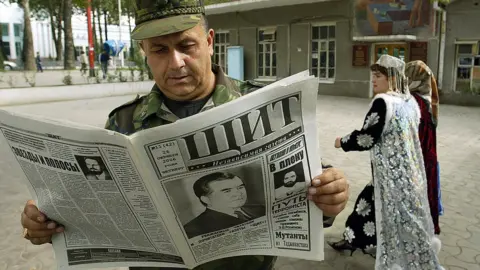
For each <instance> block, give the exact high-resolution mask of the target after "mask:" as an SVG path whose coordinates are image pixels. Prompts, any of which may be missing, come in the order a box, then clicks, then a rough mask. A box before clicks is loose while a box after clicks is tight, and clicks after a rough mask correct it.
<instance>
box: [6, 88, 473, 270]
mask: <svg viewBox="0 0 480 270" xmlns="http://www.w3.org/2000/svg"><path fill="white" fill-rule="evenodd" d="M131 98H133V96H123V97H113V98H104V99H96V100H80V101H70V102H61V103H48V104H35V105H25V106H17V107H8V109H9V110H12V111H17V112H27V113H35V114H41V115H45V116H50V117H56V118H63V119H67V120H71V121H77V122H82V123H87V124H91V125H96V126H103V124H104V122H105V120H106V115H107V114H108V112H109V111H110V110H111V109H113V108H114V107H115V106H117V105H119V104H122V103H124V102H126V101H128V100H129V99H131ZM368 102H369V101H368V100H364V99H354V98H341V97H326V96H320V97H319V98H318V109H317V115H318V123H317V124H318V125H317V126H318V130H319V141H320V146H321V151H322V156H323V159H324V161H326V162H328V163H331V164H332V165H334V166H336V167H338V168H341V169H343V170H344V171H345V173H346V175H347V177H348V179H349V180H350V183H351V197H350V202H349V204H348V206H347V209H346V210H345V211H344V212H343V213H342V214H341V215H340V216H339V217H338V218H337V220H336V221H335V224H334V226H333V228H330V229H327V230H326V238H327V239H332V240H337V239H339V238H340V236H341V233H342V232H343V229H344V222H345V220H346V218H347V216H348V215H349V214H350V212H351V211H352V208H353V204H354V201H355V199H356V196H357V195H358V193H359V192H360V191H361V189H362V188H363V187H364V186H365V185H366V184H367V183H368V181H370V178H371V175H370V166H369V162H370V161H369V155H368V153H366V152H365V153H344V152H342V151H339V150H337V149H334V147H333V144H334V139H335V138H336V137H337V136H343V135H345V134H347V133H348V132H350V131H352V130H353V129H355V128H359V127H361V124H362V120H363V117H364V114H365V113H366V111H367V109H368ZM1 147H4V146H1V145H0V150H1ZM438 151H439V161H440V164H441V181H442V196H443V203H444V207H445V215H444V216H443V217H441V218H440V221H441V229H442V234H441V236H440V237H441V240H442V242H443V247H442V251H441V254H440V259H441V262H442V264H443V265H444V267H445V269H448V270H459V269H468V270H480V196H479V194H480V180H479V178H480V173H479V171H480V108H466V107H456V106H446V105H443V106H441V107H440V124H439V128H438ZM12 168H13V167H12V165H11V164H9V163H8V162H5V160H3V159H0V191H1V193H2V194H3V196H8V198H7V199H8V200H9V201H10V202H11V203H10V205H8V206H3V205H2V207H1V208H0V216H2V218H1V219H0V226H1V228H3V230H0V238H1V239H2V241H9V243H10V245H9V248H8V250H5V251H2V253H1V254H0V269H2V270H3V269H32V268H34V269H52V268H45V266H46V265H50V264H51V263H52V260H53V253H52V252H51V249H50V247H49V246H42V247H34V246H32V245H30V244H28V243H27V242H26V241H25V240H23V239H22V238H21V237H20V234H21V228H20V225H19V218H20V213H21V211H22V209H23V205H24V203H25V201H26V200H27V199H28V198H29V194H28V192H27V191H26V190H25V189H22V188H17V187H14V186H12V185H11V184H10V183H11V182H12V181H19V180H20V179H19V178H20V175H19V174H14V175H12V176H11V177H9V178H6V177H5V174H6V173H7V172H9V173H10V172H11V171H12ZM319 226H320V224H319ZM29 251H35V252H34V253H31V252H30V253H29ZM325 252H326V254H325V257H326V258H325V261H323V262H307V261H302V260H294V259H286V258H281V259H279V261H278V262H277V264H276V269H277V270H293V269H301V270H303V269H319V270H320V269H355V270H363V269H373V265H374V260H373V259H372V258H371V257H370V256H367V255H363V254H361V252H359V251H357V252H356V253H355V254H354V255H353V256H352V257H349V256H348V255H347V254H340V253H337V252H335V251H333V250H332V249H331V248H330V247H328V246H326V251H325ZM32 254H34V255H32ZM19 260H20V261H21V262H22V265H24V266H28V267H27V268H18V267H17V266H15V265H18V262H19ZM2 262H5V263H4V264H2Z"/></svg>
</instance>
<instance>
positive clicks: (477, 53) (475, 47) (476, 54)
mask: <svg viewBox="0 0 480 270" xmlns="http://www.w3.org/2000/svg"><path fill="white" fill-rule="evenodd" d="M461 45H470V46H471V52H470V53H460V46H461ZM479 47H480V40H478V41H457V42H455V70H454V78H455V91H459V90H458V89H457V86H458V83H468V84H469V86H470V88H472V87H473V81H474V79H473V78H472V75H473V73H474V68H475V67H477V66H476V65H475V60H476V59H478V58H480V48H479ZM461 59H469V60H470V64H462V63H461V61H460V60H461ZM460 69H467V70H469V71H470V72H469V74H470V75H469V78H466V79H464V78H460V77H459V70H460Z"/></svg>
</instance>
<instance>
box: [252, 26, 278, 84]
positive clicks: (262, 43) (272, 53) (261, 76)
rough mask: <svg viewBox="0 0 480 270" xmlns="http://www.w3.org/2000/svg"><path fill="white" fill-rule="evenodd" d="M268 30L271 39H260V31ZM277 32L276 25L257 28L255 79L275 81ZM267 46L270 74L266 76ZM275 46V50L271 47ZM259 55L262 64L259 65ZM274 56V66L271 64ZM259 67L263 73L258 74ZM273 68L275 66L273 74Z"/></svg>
mask: <svg viewBox="0 0 480 270" xmlns="http://www.w3.org/2000/svg"><path fill="white" fill-rule="evenodd" d="M262 31H263V32H268V34H269V35H271V34H273V35H274V37H273V39H269V40H262V41H260V32H262ZM277 34H278V26H267V27H259V28H257V70H256V74H257V80H259V81H262V80H263V81H275V80H277V78H278V59H277V53H278V51H277V48H278V47H277V37H278V36H277ZM260 46H262V51H261V52H260ZM267 47H269V49H270V51H269V53H268V54H269V55H270V63H269V65H268V67H269V69H270V74H269V75H268V76H266V75H267V74H266V73H265V70H266V67H267V65H266V62H265V61H266V58H267V57H266V55H267V54H266V51H267V50H266V49H267ZM273 47H275V50H274V49H273ZM260 55H262V66H260ZM274 57H275V66H273V62H274V61H273V58H274ZM260 67H262V69H263V73H262V74H260ZM273 68H275V75H272V73H273Z"/></svg>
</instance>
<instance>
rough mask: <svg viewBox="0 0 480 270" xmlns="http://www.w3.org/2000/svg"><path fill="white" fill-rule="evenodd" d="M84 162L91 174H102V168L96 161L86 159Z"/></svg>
mask: <svg viewBox="0 0 480 270" xmlns="http://www.w3.org/2000/svg"><path fill="white" fill-rule="evenodd" d="M85 164H86V165H87V169H88V171H89V172H90V173H92V174H102V172H103V170H102V168H101V167H100V164H98V161H96V160H95V159H86V160H85Z"/></svg>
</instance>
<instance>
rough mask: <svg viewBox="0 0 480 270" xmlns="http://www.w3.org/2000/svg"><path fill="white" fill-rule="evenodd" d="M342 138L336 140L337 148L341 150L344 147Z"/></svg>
mask: <svg viewBox="0 0 480 270" xmlns="http://www.w3.org/2000/svg"><path fill="white" fill-rule="evenodd" d="M341 140H342V139H341V138H337V139H336V140H335V148H341V147H342V142H341Z"/></svg>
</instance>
